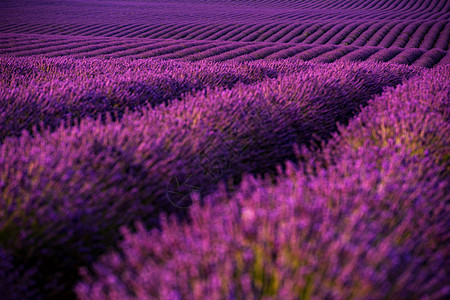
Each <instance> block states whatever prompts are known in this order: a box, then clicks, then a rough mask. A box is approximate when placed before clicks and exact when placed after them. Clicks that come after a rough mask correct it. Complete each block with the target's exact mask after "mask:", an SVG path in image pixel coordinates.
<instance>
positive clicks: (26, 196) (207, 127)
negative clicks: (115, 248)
mask: <svg viewBox="0 0 450 300" xmlns="http://www.w3.org/2000/svg"><path fill="white" fill-rule="evenodd" d="M60 62H66V63H68V62H69V63H73V64H77V63H79V64H80V66H83V65H85V64H86V61H80V62H76V61H67V60H62V61H60ZM90 63H92V62H90ZM109 63H111V64H114V62H113V61H110V62H109ZM148 63H149V64H150V65H151V62H148ZM94 64H95V63H94ZM122 64H123V63H122V62H117V65H118V66H120V65H122ZM142 64H144V65H145V62H141V65H140V66H141V67H142V66H143V65H142ZM260 64H261V65H260V67H261V69H262V70H267V69H270V68H272V67H274V66H275V67H276V68H275V69H278V72H280V74H281V73H282V72H281V71H282V70H283V69H284V70H288V71H289V70H291V72H295V73H293V74H287V75H284V76H280V77H279V78H277V79H265V80H263V81H262V82H259V83H254V84H252V85H248V84H244V83H238V84H236V85H235V86H234V87H233V88H232V89H223V88H214V89H211V88H208V89H206V90H205V91H201V92H198V93H196V94H194V95H185V96H184V97H183V99H182V101H173V102H171V103H170V104H168V105H165V104H162V105H159V106H156V107H154V108H145V109H142V110H141V111H140V112H126V113H124V115H123V116H122V118H121V120H119V121H118V120H116V121H114V120H112V119H111V117H107V118H106V120H104V119H102V118H100V117H98V118H97V119H89V118H88V119H86V118H83V119H82V120H81V121H80V122H79V124H77V125H76V126H70V127H59V128H56V130H55V131H53V132H50V131H49V130H44V131H42V132H40V133H36V134H35V135H34V136H30V135H29V134H27V133H26V132H24V134H23V135H22V136H20V137H18V138H7V139H5V141H4V142H3V144H2V145H1V146H0V199H1V200H0V201H1V203H0V207H2V209H1V210H0V242H1V244H0V248H2V249H3V250H2V251H1V253H0V254H1V255H2V256H3V257H5V258H7V259H8V260H9V261H5V262H3V265H4V266H5V268H7V271H6V273H5V271H3V274H2V273H0V275H2V276H4V277H5V278H0V283H1V282H4V285H3V286H1V288H2V289H9V293H10V294H11V295H14V293H17V294H16V295H17V297H18V298H20V297H21V295H22V293H23V292H24V290H26V291H27V292H29V293H31V294H33V297H34V298H39V297H43V298H51V297H55V298H58V297H59V298H61V297H64V296H68V295H67V293H69V294H70V287H71V286H72V285H73V284H74V283H75V282H76V281H77V280H78V271H77V270H78V268H79V267H80V266H86V265H90V264H91V263H92V262H94V261H95V259H96V258H97V257H98V256H99V255H101V254H103V253H104V252H105V251H106V250H107V249H109V248H110V247H111V246H112V245H114V244H115V243H116V242H117V240H118V238H119V237H120V234H119V232H118V228H119V227H120V226H121V225H126V224H131V223H132V222H133V221H135V220H138V219H141V218H142V219H144V220H145V223H146V224H147V226H150V227H153V226H155V225H157V223H158V216H159V213H160V212H166V213H171V212H173V213H175V214H177V215H178V216H180V217H182V216H183V215H184V213H185V209H184V208H185V207H186V206H188V205H190V204H191V200H190V198H187V197H186V196H187V195H189V193H190V192H192V191H197V192H200V193H201V194H202V195H206V194H209V193H211V192H213V191H214V190H215V189H216V184H217V183H218V182H219V181H221V180H225V179H227V178H234V179H235V180H236V181H239V177H240V176H241V174H243V173H259V174H261V173H264V172H266V171H269V172H271V171H273V170H274V169H275V166H276V165H277V164H280V163H283V162H284V161H285V160H286V159H294V158H295V152H294V151H293V148H292V145H293V143H297V144H304V145H305V144H306V145H307V144H309V143H310V141H311V139H313V138H314V137H319V138H323V139H326V138H328V137H329V136H330V135H331V133H332V132H334V131H335V130H336V122H343V123H345V122H346V121H347V120H348V119H349V118H350V117H351V116H352V115H354V114H355V113H356V112H357V111H358V109H359V106H360V105H364V104H365V103H366V101H367V100H369V98H370V97H371V95H373V94H376V93H380V92H381V91H382V88H383V87H385V86H392V85H396V84H399V83H400V82H402V80H403V79H404V78H408V77H411V76H413V75H417V74H418V73H420V72H421V70H419V69H415V68H411V67H406V66H399V65H387V64H377V63H339V64H329V65H321V64H312V63H306V62H297V63H287V64H283V63H278V65H277V64H274V63H260ZM37 66H39V64H38V65H37ZM41 66H49V68H50V69H51V64H41ZM162 66H166V67H168V68H169V67H170V66H172V68H173V70H177V68H176V65H175V66H173V65H171V63H167V64H165V65H164V64H163V65H162ZM220 66H221V65H219V67H217V68H218V69H220ZM54 68H60V69H64V68H66V69H69V70H71V69H73V68H72V66H71V65H69V66H67V65H66V67H64V64H59V65H58V66H54ZM211 68H213V69H214V67H211ZM240 68H242V69H245V68H247V70H248V71H249V72H251V71H254V70H255V69H252V68H250V67H249V66H248V65H243V66H241V67H240ZM117 69H118V68H115V67H107V66H104V68H103V69H98V68H94V69H93V70H91V71H94V70H95V71H96V72H102V71H103V70H115V71H116V70H117ZM119 69H120V68H119ZM137 69H139V68H137ZM238 70H239V69H238ZM24 72H25V73H27V72H32V73H35V74H43V76H41V77H40V76H37V77H36V78H42V79H44V78H47V77H46V76H47V75H46V74H47V71H46V70H44V71H40V70H39V68H37V69H36V68H32V69H28V70H26V68H25V70H24ZM61 72H63V73H64V72H65V71H61ZM238 72H239V71H238ZM255 73H256V74H257V77H258V76H260V75H258V74H260V73H258V72H257V71H255ZM286 73H289V72H286ZM19 74H20V71H17V75H19ZM107 75H108V74H107ZM55 76H58V72H56V73H55ZM111 76H114V75H113V74H111ZM248 76H250V77H251V76H252V75H251V74H249V75H248ZM25 77H26V76H25ZM32 77H33V76H30V78H32ZM94 77H95V76H94ZM17 80H19V81H20V80H21V79H19V78H18V79H17ZM93 80H94V81H95V78H94V79H93ZM27 81H28V79H27V78H26V79H25V80H23V83H26V82H27ZM61 104H64V103H61ZM58 117H59V116H58V115H53V116H50V118H58ZM8 266H9V267H8ZM13 271H16V272H18V273H19V275H17V276H19V277H20V278H28V277H29V279H28V280H26V281H25V283H24V282H23V281H17V283H19V284H22V283H24V285H20V286H17V285H15V281H10V280H6V278H14V276H13V275H14V274H13ZM5 274H6V275H5ZM27 276H28V277H27ZM26 285H28V286H29V289H25V287H26ZM69 296H70V295H69Z"/></svg>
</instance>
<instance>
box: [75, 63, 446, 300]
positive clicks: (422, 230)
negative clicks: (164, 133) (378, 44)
mask: <svg viewBox="0 0 450 300" xmlns="http://www.w3.org/2000/svg"><path fill="white" fill-rule="evenodd" d="M449 85H450V68H448V67H447V68H446V69H444V68H440V69H437V70H433V71H432V72H428V73H427V74H425V75H424V76H423V77H422V78H420V79H414V80H410V81H409V82H407V83H406V84H404V85H402V86H400V87H398V88H397V89H395V90H390V91H389V92H387V93H385V94H384V95H382V96H381V97H378V98H376V99H375V100H374V101H371V102H370V105H369V106H368V108H367V109H366V110H364V111H363V112H362V113H361V114H360V115H359V116H358V117H357V118H356V119H354V120H353V121H352V122H351V123H350V125H349V126H348V127H347V128H341V129H340V135H336V136H335V138H334V139H333V140H332V141H331V143H329V145H328V146H326V148H325V149H324V150H323V152H321V154H320V155H319V156H321V159H316V158H315V155H314V154H311V153H309V154H308V153H307V152H304V153H306V154H305V155H310V156H309V157H308V158H309V159H310V160H309V162H307V163H305V164H300V165H294V164H287V171H286V172H283V173H280V176H279V177H278V180H277V182H276V183H275V184H273V183H272V182H271V181H270V180H261V179H258V180H257V179H254V178H253V177H251V176H249V177H247V178H246V179H245V180H244V181H243V182H242V184H241V186H240V187H239V189H238V190H237V191H236V192H234V194H232V195H229V194H227V193H226V192H225V191H224V190H221V191H219V192H217V193H216V194H214V195H212V196H209V197H207V198H206V199H204V202H205V204H204V205H198V204H194V205H193V206H192V207H191V209H190V211H189V213H190V223H189V224H187V223H180V222H177V221H176V220H174V219H173V218H167V217H166V216H165V215H162V217H161V222H162V230H161V231H158V230H151V231H149V230H147V229H145V227H144V226H143V225H142V223H136V226H135V227H136V230H137V232H135V233H133V232H132V231H130V230H129V229H127V228H122V230H121V231H122V234H123V238H124V240H123V241H122V242H120V244H119V248H120V251H118V252H112V253H109V254H107V255H105V256H103V257H102V258H101V259H100V261H98V262H97V263H96V264H95V265H94V267H93V268H92V269H91V272H89V271H88V269H86V268H83V269H82V274H83V277H84V278H83V281H82V282H80V283H79V284H78V285H77V287H76V291H77V295H78V298H79V299H80V300H84V299H95V300H100V299H203V298H208V299H263V298H264V299H385V298H389V299H390V298H392V299H425V298H426V299H446V298H448V297H449V296H450V291H449V289H448V285H447V278H448V273H447V272H446V267H445V266H447V265H448V264H449V261H450V257H449V253H448V228H449V225H450V222H449V220H448V203H449V202H450V196H449V185H448V175H449V172H448V170H449V167H450V164H449V161H448V152H449V150H450V149H449V145H450V136H449V135H448V132H449V131H450V123H449V116H450V111H449V106H448V101H449V91H448V86H449ZM194 199H197V200H198V201H197V202H198V203H200V199H199V198H198V195H197V196H196V197H194Z"/></svg>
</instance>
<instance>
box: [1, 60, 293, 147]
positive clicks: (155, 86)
mask: <svg viewBox="0 0 450 300" xmlns="http://www.w3.org/2000/svg"><path fill="white" fill-rule="evenodd" d="M295 71H298V64H290V65H286V64H283V63H276V62H272V63H270V62H269V63H263V62H253V63H233V62H227V63H211V62H195V63H187V62H175V61H161V60H150V59H146V60H137V61H133V60H127V59H113V60H106V61H105V60H99V59H74V58H43V57H26V58H15V57H0V141H2V140H3V139H4V138H6V137H8V136H17V135H19V134H20V133H21V132H22V130H28V131H31V130H32V128H33V127H39V126H40V127H44V128H48V127H50V128H52V129H54V128H56V127H57V126H58V125H60V123H61V122H62V121H70V122H72V124H73V122H74V121H76V120H80V119H81V118H85V117H97V116H98V115H103V116H105V115H106V114H107V113H110V114H112V115H113V116H115V117H117V116H120V115H122V114H123V113H124V112H125V111H126V110H132V111H134V110H140V109H142V108H143V107H147V106H155V105H157V104H160V103H164V102H165V103H167V102H168V101H170V100H173V99H176V98H180V97H181V95H182V94H184V93H187V92H192V91H195V90H201V89H204V88H205V87H207V86H211V87H226V88H231V87H232V86H233V85H235V84H236V83H237V82H241V83H245V84H250V83H255V82H258V81H261V80H263V79H265V78H267V77H269V78H274V77H277V76H278V75H279V74H282V73H292V72H295Z"/></svg>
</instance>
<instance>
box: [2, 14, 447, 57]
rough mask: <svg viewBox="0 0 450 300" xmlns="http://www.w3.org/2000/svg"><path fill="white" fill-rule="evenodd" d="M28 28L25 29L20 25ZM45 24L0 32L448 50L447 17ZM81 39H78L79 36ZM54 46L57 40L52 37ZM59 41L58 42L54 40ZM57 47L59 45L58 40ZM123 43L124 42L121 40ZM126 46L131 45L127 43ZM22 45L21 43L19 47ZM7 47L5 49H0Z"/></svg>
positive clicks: (66, 36)
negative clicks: (218, 23) (216, 23)
mask: <svg viewBox="0 0 450 300" xmlns="http://www.w3.org/2000/svg"><path fill="white" fill-rule="evenodd" d="M24 26H25V28H26V27H27V26H28V27H30V28H29V29H28V30H27V29H25V28H22V27H24ZM47 27H48V25H39V24H35V25H22V26H19V27H18V28H17V29H14V27H13V28H9V29H4V30H1V28H0V31H2V32H4V33H28V34H46V35H52V34H53V35H55V34H57V35H63V36H64V35H65V37H64V38H68V36H76V37H77V38H78V39H80V36H89V37H90V38H92V37H95V36H102V37H115V38H116V39H117V38H130V39H132V40H134V41H135V42H136V41H139V40H140V41H142V42H146V41H148V40H149V39H171V40H191V41H192V42H198V41H204V42H206V41H208V42H212V41H217V40H221V41H235V42H266V41H270V42H278V43H306V44H332V45H353V46H378V47H391V46H395V47H406V48H411V47H414V48H419V47H420V48H422V49H426V50H429V49H432V48H438V49H441V50H447V49H448V31H449V28H450V24H449V22H448V20H441V21H439V20H435V21H426V22H423V21H422V22H418V21H404V22H400V21H389V22H387V21H381V22H380V21H379V22H373V21H357V22H352V23H348V21H346V22H345V23H344V24H342V21H327V22H319V23H317V22H315V23H311V22H307V23H304V24H296V25H295V26H287V25H286V24H277V23H273V22H272V23H265V24H264V23H261V24H253V25H243V24H240V25H236V24H228V25H223V26H213V25H208V26H206V25H203V24H198V25H192V24H191V25H181V24H174V25H160V26H144V25H136V24H135V25H128V26H126V27H125V28H124V26H123V25H116V26H113V25H96V26H91V27H92V29H91V30H86V28H85V27H86V25H84V26H82V25H79V26H78V27H79V30H78V31H77V30H75V31H74V30H73V29H72V28H70V27H67V28H64V29H60V28H58V29H53V30H48V28H47ZM81 41H82V39H81ZM53 44H55V45H56V44H58V41H54V42H53ZM59 44H61V42H59ZM61 45H62V44H61ZM124 46H126V45H125V44H124ZM129 46H130V47H131V45H129ZM24 48H25V49H26V47H24ZM2 51H3V52H8V51H10V50H9V49H5V50H2Z"/></svg>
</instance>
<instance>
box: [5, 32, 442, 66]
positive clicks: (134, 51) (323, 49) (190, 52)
mask: <svg viewBox="0 0 450 300" xmlns="http://www.w3.org/2000/svg"><path fill="white" fill-rule="evenodd" d="M449 36H450V35H449ZM447 44H448V42H447ZM0 54H5V55H13V56H31V55H45V56H46V57H58V56H68V55H69V56H73V57H75V58H86V57H97V58H120V57H126V58H130V59H141V58H151V57H153V58H158V59H177V60H184V61H199V60H209V61H225V60H236V61H250V60H258V59H266V60H277V59H286V58H289V59H302V60H314V61H315V62H327V63H328V62H334V61H340V60H346V61H358V60H363V61H364V60H370V61H381V62H392V63H399V64H407V65H415V66H420V67H426V68H431V67H433V66H435V65H445V64H447V63H450V53H449V51H443V50H440V49H432V50H428V51H425V50H423V49H419V48H408V49H403V48H397V47H391V48H380V47H357V46H336V45H308V44H286V43H259V42H250V43H244V42H226V41H217V42H212V41H187V40H146V41H143V40H139V39H125V38H124V39H118V38H93V37H85V38H80V37H64V36H58V37H55V36H48V35H14V34H12V35H11V34H8V35H1V34H0Z"/></svg>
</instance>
